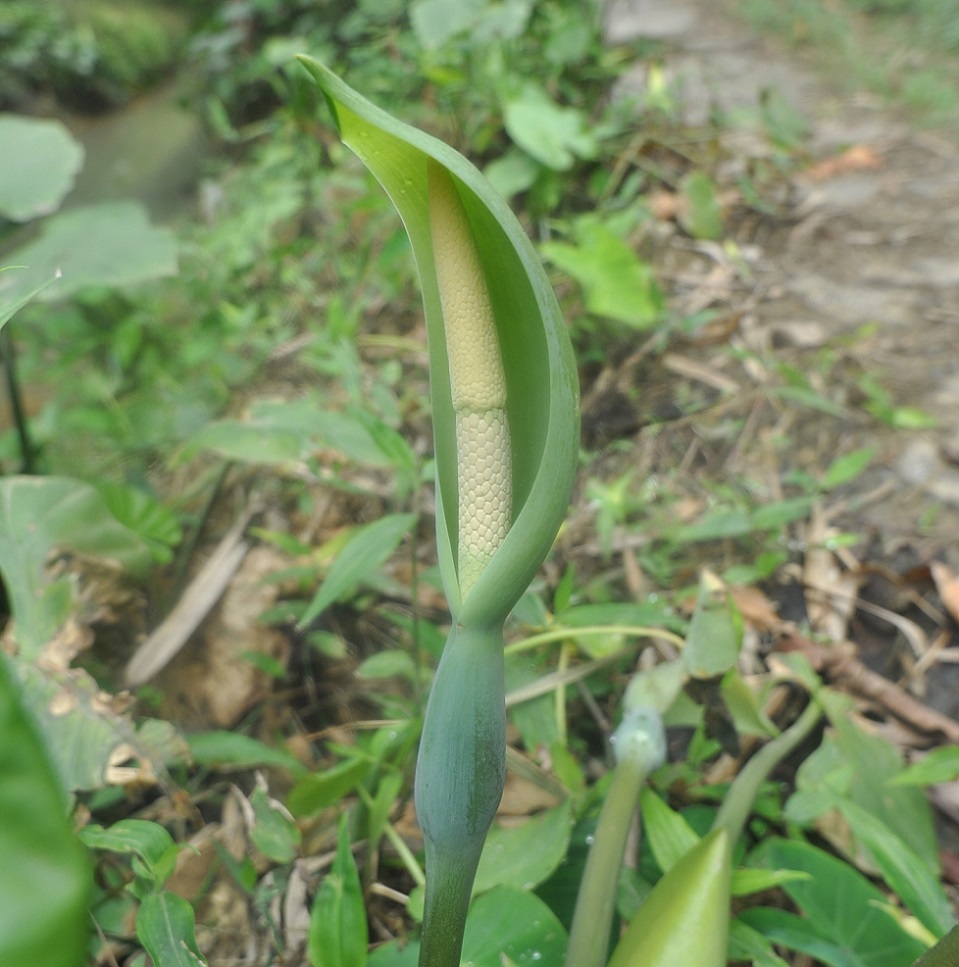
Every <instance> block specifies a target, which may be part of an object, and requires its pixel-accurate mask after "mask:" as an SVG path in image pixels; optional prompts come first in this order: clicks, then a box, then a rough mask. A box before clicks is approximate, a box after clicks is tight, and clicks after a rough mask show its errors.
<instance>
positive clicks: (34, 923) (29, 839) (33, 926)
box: [0, 653, 92, 967]
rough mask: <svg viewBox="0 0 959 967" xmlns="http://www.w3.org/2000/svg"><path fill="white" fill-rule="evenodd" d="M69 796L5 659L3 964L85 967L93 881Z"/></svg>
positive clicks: (0, 733)
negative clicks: (70, 813)
mask: <svg viewBox="0 0 959 967" xmlns="http://www.w3.org/2000/svg"><path fill="white" fill-rule="evenodd" d="M66 802H67V800H66V795H65V793H64V790H63V788H62V787H61V786H60V784H59V782H58V781H57V777H56V774H55V772H54V770H53V767H52V766H51V765H50V762H49V760H48V758H47V751H46V748H45V746H44V743H43V741H42V739H41V738H40V736H39V734H38V733H37V730H36V727H35V726H34V724H33V722H32V721H31V720H30V718H29V716H28V715H27V713H26V712H25V711H24V710H23V708H22V707H21V705H20V699H19V696H18V694H17V689H16V686H15V684H14V681H13V678H12V676H11V675H10V670H9V667H8V661H7V659H6V657H5V656H4V655H3V654H2V653H0V857H3V860H2V862H0V911H2V913H0V964H3V967H38V965H40V964H42V965H43V967H79V965H80V964H83V963H86V948H87V941H88V936H89V926H88V920H87V903H88V901H89V896H90V891H91V886H92V875H91V868H90V859H89V856H88V854H87V851H86V850H85V849H84V848H83V847H82V846H81V845H80V843H79V842H78V840H77V839H76V837H75V836H74V834H73V829H72V824H71V822H70V820H69V818H68V816H67V811H66Z"/></svg>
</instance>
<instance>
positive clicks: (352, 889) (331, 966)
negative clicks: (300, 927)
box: [307, 815, 369, 967]
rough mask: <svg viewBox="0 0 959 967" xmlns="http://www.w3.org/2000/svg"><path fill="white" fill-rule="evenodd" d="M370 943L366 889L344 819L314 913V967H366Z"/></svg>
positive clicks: (310, 941)
mask: <svg viewBox="0 0 959 967" xmlns="http://www.w3.org/2000/svg"><path fill="white" fill-rule="evenodd" d="M368 940H369V934H368V928H367V925H366V908H365V907H364V905H363V888H362V886H361V884H360V875H359V872H358V871H357V869H356V862H355V861H354V859H353V851H352V850H351V849H350V834H349V830H348V828H347V818H346V816H345V815H344V816H343V818H342V819H341V820H340V835H339V842H338V844H337V849H336V859H335V860H334V861H333V866H332V868H331V869H330V871H329V872H328V873H327V874H326V876H325V877H324V878H323V882H322V883H321V884H320V889H319V890H318V891H317V894H316V897H315V899H314V900H313V909H312V910H311V911H310V932H309V936H308V939H307V953H308V955H309V958H310V963H311V964H312V965H313V967H364V965H365V964H366V946H367V942H368Z"/></svg>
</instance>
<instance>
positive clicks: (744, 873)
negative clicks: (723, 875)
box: [730, 869, 809, 896]
mask: <svg viewBox="0 0 959 967" xmlns="http://www.w3.org/2000/svg"><path fill="white" fill-rule="evenodd" d="M808 879H809V874H808V873H802V872H800V871H799V870H759V869H739V870H733V875H732V885H731V889H730V892H731V893H732V895H733V896H749V895H750V894H751V893H762V892H763V891H765V890H772V889H773V888H774V887H777V886H781V885H782V884H783V883H790V882H793V881H794V880H808Z"/></svg>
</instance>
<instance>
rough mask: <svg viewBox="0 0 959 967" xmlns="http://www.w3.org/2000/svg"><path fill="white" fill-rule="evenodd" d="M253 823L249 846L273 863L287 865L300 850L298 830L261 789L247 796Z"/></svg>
mask: <svg viewBox="0 0 959 967" xmlns="http://www.w3.org/2000/svg"><path fill="white" fill-rule="evenodd" d="M250 805H251V806H252V807H253V813H254V815H255V816H256V822H255V824H254V826H253V830H252V832H251V834H250V836H251V839H252V840H253V845H254V846H255V847H256V848H257V849H258V850H259V851H260V852H261V853H262V854H263V855H264V856H266V857H267V858H268V859H271V860H273V862H274V863H289V862H291V861H292V860H293V859H294V858H295V857H296V854H297V852H298V850H299V846H300V830H299V829H298V828H297V825H296V823H294V822H293V820H292V819H291V818H290V816H289V815H288V814H287V813H286V812H285V811H284V810H282V809H280V808H279V807H278V806H277V804H276V803H274V802H273V801H272V800H271V799H270V797H269V796H268V795H267V794H266V792H265V791H264V790H263V789H260V788H256V789H254V790H253V792H252V793H251V794H250Z"/></svg>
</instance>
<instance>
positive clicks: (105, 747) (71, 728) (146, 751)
mask: <svg viewBox="0 0 959 967" xmlns="http://www.w3.org/2000/svg"><path fill="white" fill-rule="evenodd" d="M13 670H14V674H15V675H16V676H17V678H18V680H19V682H20V687H21V690H22V694H23V698H24V702H25V703H26V704H27V705H28V707H29V708H30V710H31V712H32V713H33V715H34V717H35V718H36V721H37V724H38V725H39V726H40V730H41V732H42V733H43V736H44V738H45V740H46V742H47V747H48V748H49V749H50V757H51V761H52V762H53V763H54V764H55V766H56V768H57V771H58V773H59V775H60V781H61V782H62V783H63V785H64V786H65V787H66V788H67V789H69V790H71V791H72V790H75V789H99V788H101V787H102V786H104V785H105V784H106V781H107V769H108V767H109V766H110V764H111V762H112V761H113V757H114V754H115V752H116V751H117V749H118V748H119V747H120V746H126V747H128V751H129V753H130V755H131V756H133V757H135V758H137V759H138V760H140V762H141V763H142V764H143V765H144V766H146V767H149V765H150V763H153V764H159V763H163V762H166V761H167V760H169V759H171V758H174V757H175V756H176V755H177V753H178V752H179V751H180V749H179V748H178V747H179V746H180V738H179V735H178V734H177V733H176V731H175V729H173V728H172V726H170V725H169V724H168V723H162V724H159V725H158V724H157V723H156V722H155V720H152V721H151V720H147V721H146V722H144V723H143V724H142V725H140V727H139V728H135V727H134V725H133V723H132V722H131V721H130V719H129V718H127V717H125V716H124V715H123V714H121V713H118V712H116V711H114V710H113V709H112V708H111V706H110V704H109V703H106V702H104V701H103V692H102V691H101V689H100V687H99V685H98V684H97V682H96V681H95V680H94V678H93V677H92V676H91V675H90V674H89V673H88V672H86V671H85V670H84V669H79V668H69V669H58V668H56V667H54V666H52V665H50V664H49V663H46V662H38V663H37V664H33V663H31V662H28V661H22V660H19V659H18V660H16V661H15V662H14V663H13Z"/></svg>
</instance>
